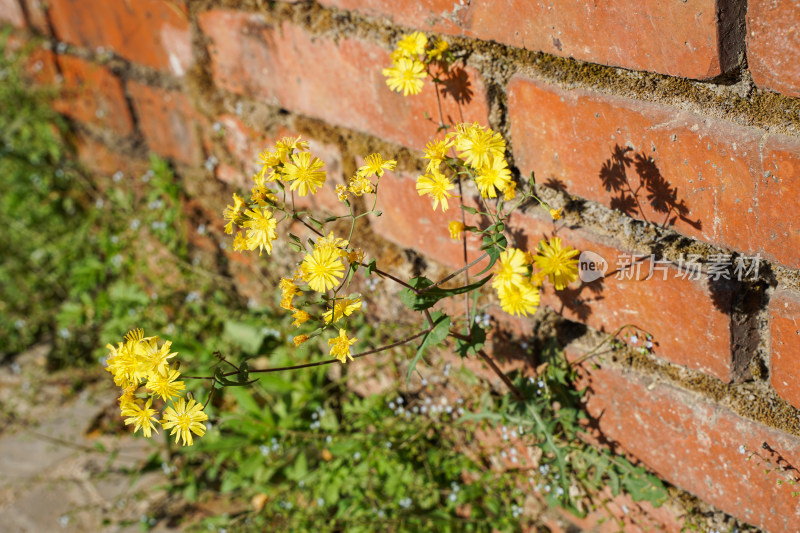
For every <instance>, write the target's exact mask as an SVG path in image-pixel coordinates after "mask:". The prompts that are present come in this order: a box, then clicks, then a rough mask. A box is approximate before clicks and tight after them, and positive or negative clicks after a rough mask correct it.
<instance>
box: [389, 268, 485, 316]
mask: <svg viewBox="0 0 800 533" xmlns="http://www.w3.org/2000/svg"><path fill="white" fill-rule="evenodd" d="M491 277H492V276H487V277H485V278H483V279H482V280H480V281H477V282H475V283H472V284H470V285H464V286H463V287H457V288H455V289H442V288H441V287H434V288H432V289H427V290H425V289H426V287H430V286H431V285H433V282H432V281H431V280H429V279H428V278H425V277H419V278H412V279H411V280H409V282H408V284H409V285H411V286H412V287H414V288H415V289H417V290H420V291H424V292H420V293H415V292H414V291H412V290H411V289H403V290H402V291H400V301H401V302H403V305H405V306H406V307H408V308H409V309H412V310H414V311H424V310H425V309H430V308H431V307H433V306H434V305H435V304H436V302H438V301H439V300H442V299H443V298H447V297H449V296H456V295H458V294H464V293H465V292H470V291H473V290H475V289H478V288H480V287H482V286H483V285H484V284H485V283H486V282H487V281H489V280H490V279H491Z"/></svg>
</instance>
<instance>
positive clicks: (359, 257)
mask: <svg viewBox="0 0 800 533" xmlns="http://www.w3.org/2000/svg"><path fill="white" fill-rule="evenodd" d="M366 255H367V254H365V253H364V250H362V249H361V248H359V249H357V250H352V251H350V252H348V253H347V260H348V261H349V262H351V263H363V262H364V257H365V256H366Z"/></svg>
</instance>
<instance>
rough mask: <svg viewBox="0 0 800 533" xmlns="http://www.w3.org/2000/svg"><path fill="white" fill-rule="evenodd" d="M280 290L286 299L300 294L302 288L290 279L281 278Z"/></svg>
mask: <svg viewBox="0 0 800 533" xmlns="http://www.w3.org/2000/svg"><path fill="white" fill-rule="evenodd" d="M278 288H279V289H280V290H281V294H282V295H283V297H284V298H285V297H286V296H294V295H295V294H298V293H299V292H300V288H299V287H298V286H297V285H296V284H295V282H294V280H293V279H290V278H281V280H280V281H279V282H278Z"/></svg>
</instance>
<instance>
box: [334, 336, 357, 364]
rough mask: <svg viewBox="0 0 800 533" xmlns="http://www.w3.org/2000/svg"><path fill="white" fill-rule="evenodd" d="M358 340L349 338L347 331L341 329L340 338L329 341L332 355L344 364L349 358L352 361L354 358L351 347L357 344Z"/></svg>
mask: <svg viewBox="0 0 800 533" xmlns="http://www.w3.org/2000/svg"><path fill="white" fill-rule="evenodd" d="M357 340H358V339H356V338H355V337H353V338H352V339H349V338H347V333H346V332H345V330H343V329H340V330H339V336H338V337H334V338H332V339H328V346H330V347H331V355H332V356H334V357H335V358H336V359H338V360H339V361H340V362H342V363H346V362H347V359H348V357H349V358H350V360H351V361H352V360H353V356H352V355H351V354H350V346H352V345H353V344H355V343H356V341H357Z"/></svg>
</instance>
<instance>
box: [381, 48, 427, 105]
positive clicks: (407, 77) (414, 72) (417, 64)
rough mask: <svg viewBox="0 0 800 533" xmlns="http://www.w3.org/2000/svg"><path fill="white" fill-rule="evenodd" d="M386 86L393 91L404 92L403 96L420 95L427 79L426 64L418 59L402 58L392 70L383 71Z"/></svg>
mask: <svg viewBox="0 0 800 533" xmlns="http://www.w3.org/2000/svg"><path fill="white" fill-rule="evenodd" d="M383 75H384V76H386V78H387V80H386V85H388V86H389V88H390V89H391V90H393V91H397V92H402V93H403V96H408V94H409V93H411V94H419V93H420V91H422V86H423V85H424V82H423V80H424V79H425V76H426V74H425V64H424V63H422V62H421V61H417V60H416V59H408V58H405V57H401V58H400V59H398V60H397V62H396V63H395V64H394V65H392V66H391V67H390V68H385V69H383Z"/></svg>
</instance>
